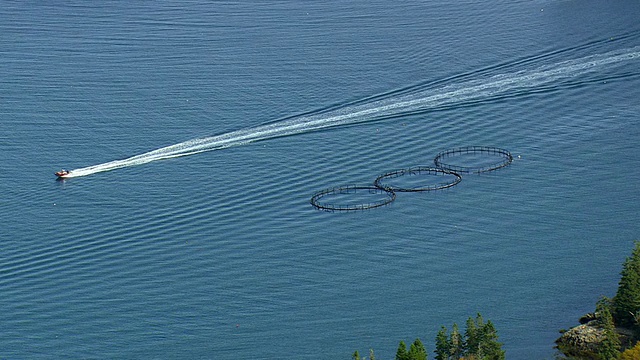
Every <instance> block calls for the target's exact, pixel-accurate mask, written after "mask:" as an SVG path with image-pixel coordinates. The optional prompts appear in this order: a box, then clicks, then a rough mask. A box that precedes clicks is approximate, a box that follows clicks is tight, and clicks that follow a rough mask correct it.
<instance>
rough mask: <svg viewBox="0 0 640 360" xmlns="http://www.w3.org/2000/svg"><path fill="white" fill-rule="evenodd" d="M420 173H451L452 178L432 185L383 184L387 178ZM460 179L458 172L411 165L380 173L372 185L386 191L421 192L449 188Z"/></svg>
mask: <svg viewBox="0 0 640 360" xmlns="http://www.w3.org/2000/svg"><path fill="white" fill-rule="evenodd" d="M422 174H426V175H438V176H442V175H451V176H453V179H452V180H451V181H449V182H445V183H439V184H432V185H427V186H422V187H416V188H403V187H396V186H389V185H385V184H384V181H385V180H388V179H393V178H398V177H401V176H405V175H422ZM461 180H462V177H461V176H460V175H459V174H457V173H455V172H453V171H450V170H447V169H441V168H433V167H413V168H408V169H400V170H395V171H390V172H388V173H385V174H382V175H380V176H378V177H377V178H376V180H375V181H374V182H373V185H374V186H375V187H377V188H380V189H384V190H388V191H394V192H396V191H397V192H421V191H434V190H441V189H446V188H450V187H452V186H455V185H457V184H458V183H459V182H460V181H461Z"/></svg>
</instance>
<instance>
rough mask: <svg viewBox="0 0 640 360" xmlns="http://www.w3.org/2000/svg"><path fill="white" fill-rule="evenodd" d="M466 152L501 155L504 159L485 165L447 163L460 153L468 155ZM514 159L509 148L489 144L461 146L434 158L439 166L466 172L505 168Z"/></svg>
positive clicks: (442, 152) (440, 153)
mask: <svg viewBox="0 0 640 360" xmlns="http://www.w3.org/2000/svg"><path fill="white" fill-rule="evenodd" d="M466 154H473V155H476V154H481V155H482V154H485V155H499V156H501V157H502V159H501V160H500V161H498V162H495V163H491V164H488V165H483V166H460V165H454V164H450V163H445V162H444V160H445V159H446V158H449V157H455V156H458V155H466ZM512 161H513V156H512V155H511V153H510V152H509V151H508V150H505V149H501V148H497V147H488V146H467V147H460V148H455V149H449V150H444V151H441V152H439V153H438V154H437V155H436V157H435V158H434V159H433V162H434V163H435V165H436V167H437V168H441V169H445V170H449V171H454V172H464V173H482V172H487V171H493V170H497V169H500V168H503V167H505V166H507V165H509V164H511V162H512Z"/></svg>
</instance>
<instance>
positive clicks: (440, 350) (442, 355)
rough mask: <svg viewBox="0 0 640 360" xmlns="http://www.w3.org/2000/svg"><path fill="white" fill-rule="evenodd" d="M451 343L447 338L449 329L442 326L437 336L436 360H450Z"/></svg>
mask: <svg viewBox="0 0 640 360" xmlns="http://www.w3.org/2000/svg"><path fill="white" fill-rule="evenodd" d="M451 347H452V346H451V341H450V340H449V337H448V336H447V328H446V327H444V326H442V327H441V328H440V331H438V335H436V350H435V353H436V360H449V355H450V353H451Z"/></svg>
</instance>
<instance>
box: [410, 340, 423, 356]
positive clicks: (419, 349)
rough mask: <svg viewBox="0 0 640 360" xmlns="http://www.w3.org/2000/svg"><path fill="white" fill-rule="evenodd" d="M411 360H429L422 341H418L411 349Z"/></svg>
mask: <svg viewBox="0 0 640 360" xmlns="http://www.w3.org/2000/svg"><path fill="white" fill-rule="evenodd" d="M409 360H427V349H425V347H424V345H423V344H422V341H420V339H416V340H415V341H414V342H413V344H411V347H410V348H409Z"/></svg>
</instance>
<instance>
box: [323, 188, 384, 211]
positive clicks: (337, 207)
mask: <svg viewBox="0 0 640 360" xmlns="http://www.w3.org/2000/svg"><path fill="white" fill-rule="evenodd" d="M359 191H360V192H361V193H362V192H363V191H366V192H367V193H368V194H372V195H377V194H383V195H385V197H384V198H383V199H381V200H377V201H370V202H364V203H358V204H339V203H338V204H332V203H328V202H324V201H322V199H323V198H324V197H326V196H330V195H343V194H356V193H358V192H359ZM395 199H396V193H395V192H393V191H391V190H387V189H382V188H379V187H375V186H356V185H348V186H338V187H334V188H331V189H326V190H322V191H319V192H317V193H316V194H314V195H313V196H312V197H311V205H313V206H314V207H315V208H316V209H318V210H324V211H356V210H368V209H375V208H377V207H381V206H385V205H388V204H390V203H392V202H393V201H394V200H395Z"/></svg>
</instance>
